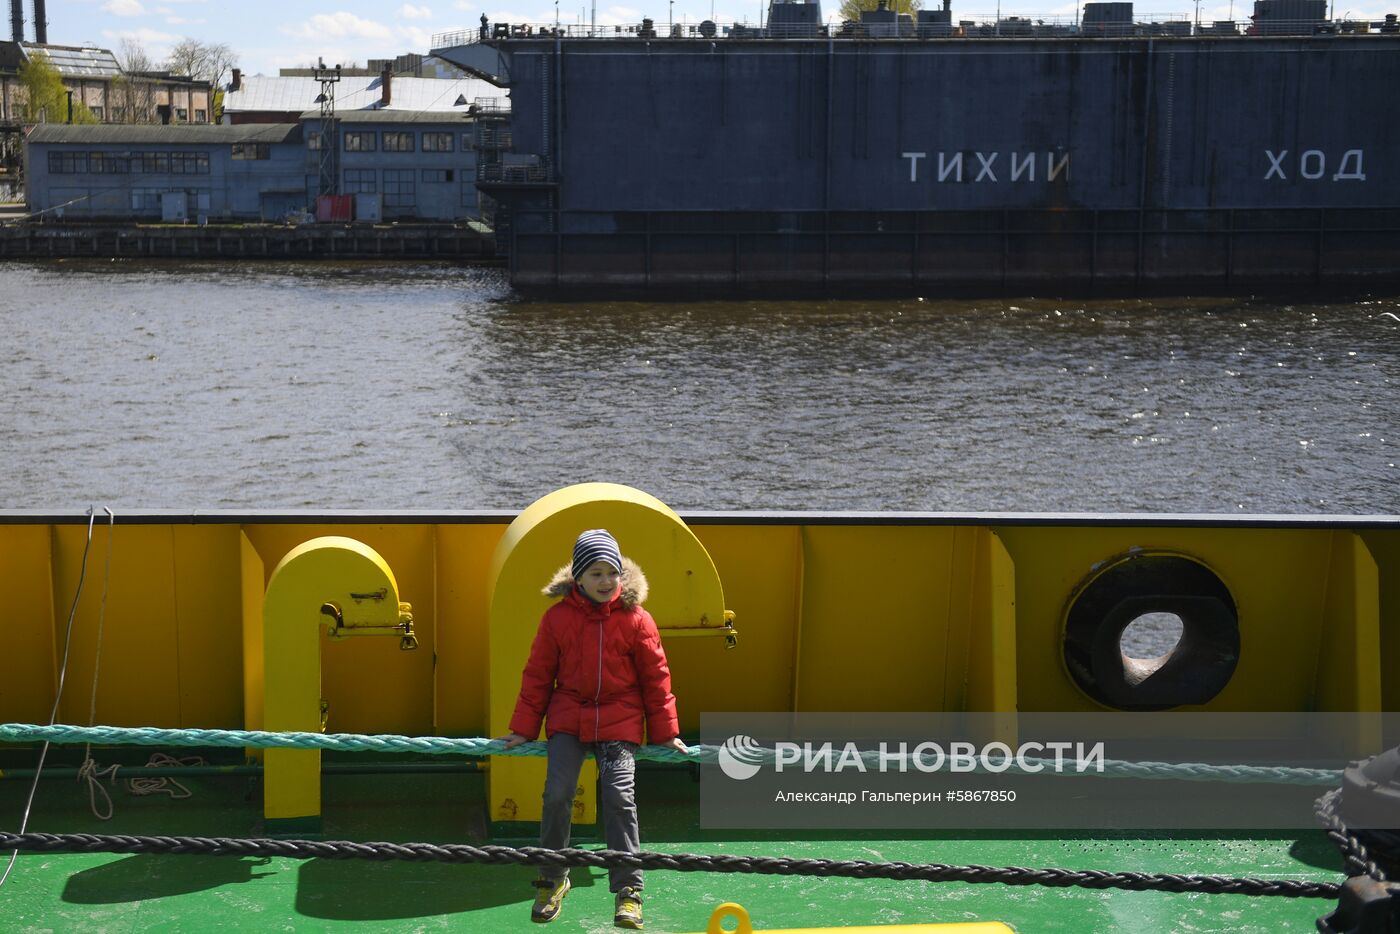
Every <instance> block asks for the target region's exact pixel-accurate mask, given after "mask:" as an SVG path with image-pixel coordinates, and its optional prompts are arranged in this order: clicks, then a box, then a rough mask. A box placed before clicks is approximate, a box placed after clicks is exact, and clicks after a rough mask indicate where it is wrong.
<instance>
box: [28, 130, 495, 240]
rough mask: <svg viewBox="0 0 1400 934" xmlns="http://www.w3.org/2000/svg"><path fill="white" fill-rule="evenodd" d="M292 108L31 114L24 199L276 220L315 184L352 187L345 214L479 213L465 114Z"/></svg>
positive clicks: (293, 210) (319, 188)
mask: <svg viewBox="0 0 1400 934" xmlns="http://www.w3.org/2000/svg"><path fill="white" fill-rule="evenodd" d="M300 116H301V119H300V120H298V121H297V122H295V123H249V124H237V125H216V126H202V127H194V126H77V125H72V126H69V125H63V124H44V125H40V126H37V127H35V128H34V130H33V131H32V132H31V133H30V134H29V136H28V137H27V139H26V140H25V148H26V151H27V156H26V162H27V164H28V166H29V171H28V173H27V177H26V200H27V201H28V204H29V210H30V212H31V213H33V214H36V215H39V216H40V217H43V218H58V217H61V218H63V219H65V220H73V219H94V220H96V219H101V220H107V221H120V220H138V219H140V220H146V219H160V218H163V219H165V220H170V221H177V220H190V221H196V220H199V219H204V220H208V221H220V220H260V221H278V220H283V219H286V218H288V217H289V216H295V215H299V214H301V213H302V212H309V211H311V210H313V209H314V206H315V204H316V200H317V197H318V195H322V194H340V195H349V196H353V200H354V205H355V213H354V215H353V217H354V218H356V219H359V220H365V221H379V220H386V221H390V220H427V221H437V222H448V221H458V220H465V219H469V218H475V217H479V216H480V213H481V210H480V205H479V203H478V198H477V192H476V176H477V168H476V164H477V149H476V146H475V141H474V134H475V129H474V120H473V119H472V118H471V116H470V115H469V114H466V113H455V114H454V113H431V112H428V113H418V112H410V111H364V112H361V113H350V114H346V115H343V116H337V117H335V118H334V119H333V120H328V121H327V122H326V123H325V124H323V120H322V115H321V113H320V112H319V111H312V112H308V113H306V114H303V115H300ZM323 129H324V132H323ZM347 219H349V218H347Z"/></svg>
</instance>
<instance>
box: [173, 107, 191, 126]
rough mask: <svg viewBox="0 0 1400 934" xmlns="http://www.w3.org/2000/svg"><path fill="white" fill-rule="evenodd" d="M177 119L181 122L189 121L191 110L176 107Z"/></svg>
mask: <svg viewBox="0 0 1400 934" xmlns="http://www.w3.org/2000/svg"><path fill="white" fill-rule="evenodd" d="M175 119H176V120H179V121H180V122H181V123H188V122H189V120H190V112H189V111H188V110H186V109H185V108H183V107H176V108H175Z"/></svg>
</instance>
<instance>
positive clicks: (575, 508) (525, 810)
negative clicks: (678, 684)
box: [486, 483, 735, 824]
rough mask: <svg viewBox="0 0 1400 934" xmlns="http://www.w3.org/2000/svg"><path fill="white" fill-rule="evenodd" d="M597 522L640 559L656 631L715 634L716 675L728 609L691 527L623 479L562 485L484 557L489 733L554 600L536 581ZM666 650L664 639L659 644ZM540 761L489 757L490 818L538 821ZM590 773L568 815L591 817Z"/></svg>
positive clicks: (507, 708)
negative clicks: (487, 600) (488, 558)
mask: <svg viewBox="0 0 1400 934" xmlns="http://www.w3.org/2000/svg"><path fill="white" fill-rule="evenodd" d="M598 528H606V529H608V530H609V531H610V532H611V533H612V534H613V537H615V538H616V539H617V541H618V544H619V546H620V547H621V549H622V553H623V554H624V555H626V556H628V557H630V558H632V559H633V560H635V561H636V562H637V563H638V565H639V566H640V567H641V568H642V572H643V573H644V574H645V575H646V578H647V582H648V584H649V588H650V594H649V596H648V598H647V601H646V607H647V610H648V611H649V612H650V613H651V615H652V616H653V617H654V618H655V619H656V624H657V627H658V628H659V629H660V630H661V633H662V637H663V638H664V639H672V638H674V637H676V636H679V635H703V636H711V637H713V638H712V639H709V640H705V641H706V643H707V644H706V645H704V646H702V647H701V651H702V652H703V654H704V655H705V657H706V658H707V659H708V663H709V664H710V665H712V666H713V667H714V670H715V673H716V676H721V677H722V675H721V672H722V671H723V664H724V662H725V660H726V659H725V658H724V655H723V652H724V647H725V646H726V644H727V643H728V641H729V640H732V639H734V638H735V636H734V631H733V627H732V625H731V621H732V614H727V613H726V612H725V608H724V590H723V588H722V587H721V586H720V579H719V575H718V574H717V573H716V572H715V566H714V562H713V561H711V560H710V556H709V554H708V553H707V552H706V551H705V548H704V546H703V545H701V544H700V541H699V540H698V539H697V538H696V537H695V535H694V533H692V532H691V531H690V529H689V528H688V527H687V526H686V524H685V523H684V522H682V521H681V518H680V517H679V516H678V515H676V514H675V513H674V512H672V511H671V509H670V508H668V507H667V506H666V505H665V504H664V503H662V502H661V501H660V500H658V499H656V498H655V497H654V496H649V495H647V494H646V493H642V492H641V491H639V490H634V489H632V488H631V487H626V486H620V485H618V484H615V483H583V484H579V485H577V486H571V487H567V488H565V489H562V490H558V491H556V492H554V493H551V494H549V495H548V496H545V497H543V498H541V499H539V500H537V501H535V502H534V503H532V504H531V505H530V506H529V507H528V508H527V509H526V510H525V511H524V512H522V513H521V514H520V515H519V516H518V517H517V518H516V520H515V521H514V522H512V523H511V524H510V527H509V528H507V529H506V533H505V535H504V536H502V538H501V540H500V542H499V543H498V544H497V546H496V553H495V556H494V557H493V558H492V561H491V570H490V574H489V576H488V578H487V586H486V592H487V594H489V597H490V601H491V612H490V630H489V640H488V642H489V646H490V653H489V657H490V674H489V676H488V684H489V688H488V692H487V698H488V699H487V711H488V722H489V724H490V729H491V735H493V736H501V735H504V734H505V733H507V732H508V731H509V727H510V717H511V713H512V711H513V710H514V709H515V700H516V696H517V695H518V693H519V691H520V674H521V671H522V669H523V668H524V666H525V660H526V658H528V657H529V654H530V643H531V641H532V640H533V638H534V635H535V630H536V627H537V626H538V625H539V621H540V617H541V616H542V615H543V614H544V611H545V610H546V609H547V608H548V607H549V605H550V603H551V602H552V600H553V598H550V597H547V596H545V595H544V594H543V593H542V592H541V591H542V590H543V588H544V587H545V585H546V584H548V583H549V581H550V579H551V578H552V577H553V576H554V573H555V571H557V570H558V568H559V567H560V566H561V565H564V564H568V563H569V560H570V558H571V556H572V553H573V547H574V540H575V539H577V538H578V535H579V533H580V532H584V531H586V530H588V529H598ZM671 651H672V647H671V645H670V643H669V642H668V644H667V652H668V653H669V652H671ZM528 738H529V739H535V738H536V737H533V736H532V737H528ZM544 765H545V764H544V761H543V760H542V759H538V758H531V759H524V758H501V757H497V758H495V759H493V760H492V762H491V771H490V773H489V782H488V795H489V801H488V805H489V807H490V813H491V816H492V820H493V822H495V823H505V824H508V823H512V822H518V821H526V822H538V821H539V819H540V808H541V799H540V795H541V792H542V790H543V789H544ZM595 779H596V769H595V767H594V766H593V764H592V763H591V762H590V763H588V764H587V765H586V768H585V771H584V774H583V775H582V776H580V778H579V796H578V798H577V799H576V800H575V802H574V820H575V822H576V823H582V824H593V823H596V822H597V811H596V804H595V800H594V796H593V795H592V794H591V789H592V788H593V787H594V782H595Z"/></svg>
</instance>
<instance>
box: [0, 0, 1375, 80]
mask: <svg viewBox="0 0 1400 934" xmlns="http://www.w3.org/2000/svg"><path fill="white" fill-rule="evenodd" d="M594 2H596V3H597V13H596V17H597V18H596V22H597V23H598V24H599V25H609V26H611V25H626V24H630V23H640V22H641V20H642V18H643V17H650V18H651V19H652V20H654V21H655V22H656V24H657V25H658V26H662V25H664V24H665V23H667V22H670V21H672V19H671V18H672V17H674V20H673V21H674V22H677V23H683V22H688V23H696V22H699V21H700V20H703V19H708V18H712V17H713V18H714V19H715V21H716V22H719V23H736V22H737V23H741V22H748V23H751V24H756V23H757V22H758V18H759V16H760V15H761V14H762V13H763V12H764V11H765V10H766V8H767V4H766V0H629V2H630V3H634V4H638V5H636V6H631V5H629V6H618V5H614V4H613V3H612V0H558V6H556V4H555V2H553V0H423V2H419V3H404V2H401V0H399V2H394V0H380V2H373V3H371V2H368V0H309V2H308V0H47V17H48V21H49V42H51V43H54V44H56V45H94V46H98V47H101V48H108V49H112V50H113V51H116V52H118V53H120V50H121V47H122V40H123V39H130V40H135V41H138V42H140V43H141V45H142V47H143V48H144V49H145V51H146V52H147V54H148V55H149V56H150V58H151V60H152V61H154V62H156V63H157V64H159V63H161V62H163V61H164V59H165V57H166V55H167V53H168V52H169V50H170V47H171V46H172V45H174V44H175V43H176V42H178V41H180V40H181V39H182V38H185V37H190V38H194V39H198V40H200V41H203V42H215V43H217V42H222V43H225V44H227V45H228V46H229V47H230V48H231V49H232V50H233V52H234V55H235V57H236V59H237V62H238V66H239V67H240V68H242V69H243V71H244V72H246V73H247V74H265V75H275V74H277V70H278V69H279V68H287V67H306V66H307V65H311V64H314V63H315V61H316V59H317V57H318V56H319V57H322V58H324V60H325V62H326V63H327V64H328V65H329V64H335V63H341V64H350V63H352V62H354V63H357V64H360V65H363V64H364V63H365V62H366V61H367V60H368V59H371V58H393V57H395V56H396V55H401V54H403V53H405V52H418V53H426V52H427V51H428V49H429V48H431V47H432V40H433V36H434V35H437V34H441V33H446V32H450V31H453V30H457V29H475V28H477V27H478V26H479V25H480V21H481V14H482V13H485V14H486V16H487V17H488V18H489V19H490V20H491V22H493V23H494V22H506V23H522V22H525V23H548V24H553V23H554V22H555V16H556V12H557V15H558V18H559V22H561V23H563V24H569V25H573V24H584V25H586V24H587V23H588V22H589V21H590V18H591V17H593V15H594V14H593V6H592V4H593V3H594ZM940 2H941V0H926V2H925V8H929V9H931V8H934V7H935V6H938V5H940ZM1329 2H1335V3H1336V6H1335V8H1334V9H1335V16H1336V17H1337V18H1338V19H1343V18H1348V17H1355V18H1368V19H1379V18H1380V17H1381V15H1382V14H1383V13H1384V12H1386V11H1391V12H1400V0H1329ZM839 4H840V0H826V2H824V3H823V9H822V14H823V16H824V17H827V18H828V19H829V18H831V17H832V16H834V14H835V13H836V10H837V8H838V7H839ZM0 5H3V7H4V12H5V14H8V12H9V10H8V4H0ZM1078 6H1079V4H1078V2H1076V0H1067V2H1066V0H953V19H954V20H955V21H956V20H960V19H973V20H978V21H983V20H991V19H994V18H995V16H996V14H997V12H998V10H999V11H1000V13H1001V15H1002V16H1010V15H1019V16H1027V17H1030V18H1032V19H1045V20H1047V21H1049V20H1052V19H1059V20H1062V21H1064V22H1073V21H1074V19H1075V16H1076V12H1077V9H1078ZM24 8H25V21H26V31H25V35H26V37H27V38H30V39H32V38H33V35H34V34H33V26H32V24H31V21H32V18H33V13H32V0H25V2H24ZM1252 9H1253V2H1252V0H1199V17H1200V20H1201V21H1202V22H1208V21H1212V20H1223V19H1237V20H1241V19H1244V18H1245V17H1246V16H1248V14H1249V12H1250V11H1252ZM1197 12H1198V0H1137V4H1136V8H1135V13H1136V18H1137V19H1140V20H1143V19H1154V20H1161V19H1195V18H1196V17H1197ZM4 18H5V20H6V21H8V15H6V16H5V17H4ZM6 37H8V32H7V33H6Z"/></svg>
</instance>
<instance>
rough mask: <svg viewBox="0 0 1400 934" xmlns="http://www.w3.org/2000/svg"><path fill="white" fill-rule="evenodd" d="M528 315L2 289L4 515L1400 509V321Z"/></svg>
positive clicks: (1062, 305)
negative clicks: (610, 498) (626, 491)
mask: <svg viewBox="0 0 1400 934" xmlns="http://www.w3.org/2000/svg"><path fill="white" fill-rule="evenodd" d="M507 297H508V293H507V290H506V289H505V287H504V285H503V282H502V280H501V278H500V276H499V274H498V273H496V272H495V271H483V270H473V269H461V268H456V267H451V266H445V265H392V266H382V265H369V264H317V265H304V264H286V265H254V264H244V265H236V264H212V263H195V264H192V263H180V264H165V265H159V264H148V263H123V262H110V261H102V262H92V263H57V264H14V263H11V264H5V265H0V328H3V333H4V335H5V340H6V343H7V348H6V352H5V360H4V366H3V367H0V399H3V402H0V458H3V462H0V466H2V467H3V469H0V506H3V507H5V508H41V507H43V508H47V507H60V508H65V509H70V508H71V509H80V508H85V507H86V506H87V504H89V503H98V504H103V505H109V506H112V507H113V508H118V507H125V508H137V507H153V508H154V507H163V508H177V509H194V508H230V507H233V508H281V507H311V508H328V509H329V508H334V509H347V508H356V509H503V510H516V509H519V508H522V507H523V506H525V505H527V504H528V503H529V502H530V501H532V500H533V499H535V498H536V497H538V496H540V495H542V494H544V493H546V492H548V491H550V490H552V489H555V488H557V487H559V486H563V485H566V484H569V483H574V482H578V481H582V480H594V479H605V480H614V481H618V482H621V483H627V484H630V485H633V486H636V487H640V488H642V489H644V490H647V491H648V492H651V493H653V494H655V495H657V496H659V497H660V498H661V499H663V500H665V501H666V502H667V503H669V504H670V505H672V506H674V507H676V508H678V509H823V510H829V509H862V510H864V509H870V510H938V511H960V512H961V511H983V510H1012V511H1076V512H1084V511H1088V512H1099V511H1115V512H1116V511H1153V512H1217V513H1241V512H1245V513H1274V512H1278V513H1394V512H1396V510H1397V506H1400V469H1397V466H1396V464H1397V462H1400V443H1397V441H1398V440H1400V438H1398V437H1397V436H1400V317H1398V316H1400V300H1396V299H1394V298H1387V297H1382V298H1377V299H1372V300H1367V301H1350V300H1349V301H1347V302H1345V303H1337V304H1315V303H1311V304H1304V303H1298V304H1295V305H1287V304H1281V303H1279V302H1277V301H1263V300H1249V299H1228V300H1227V299H1209V300H1194V299H1174V300H1114V301H1095V302H1084V301H1050V300H1040V299H1029V298H1027V299H1022V300H1013V301H1006V300H995V301H981V302H969V301H934V300H929V301H879V302H826V303H813V302H803V303H781V302H762V303H737V302H730V303H700V304H640V303H628V304H573V305H542V304H521V303H514V302H509V301H506V298H507Z"/></svg>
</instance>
